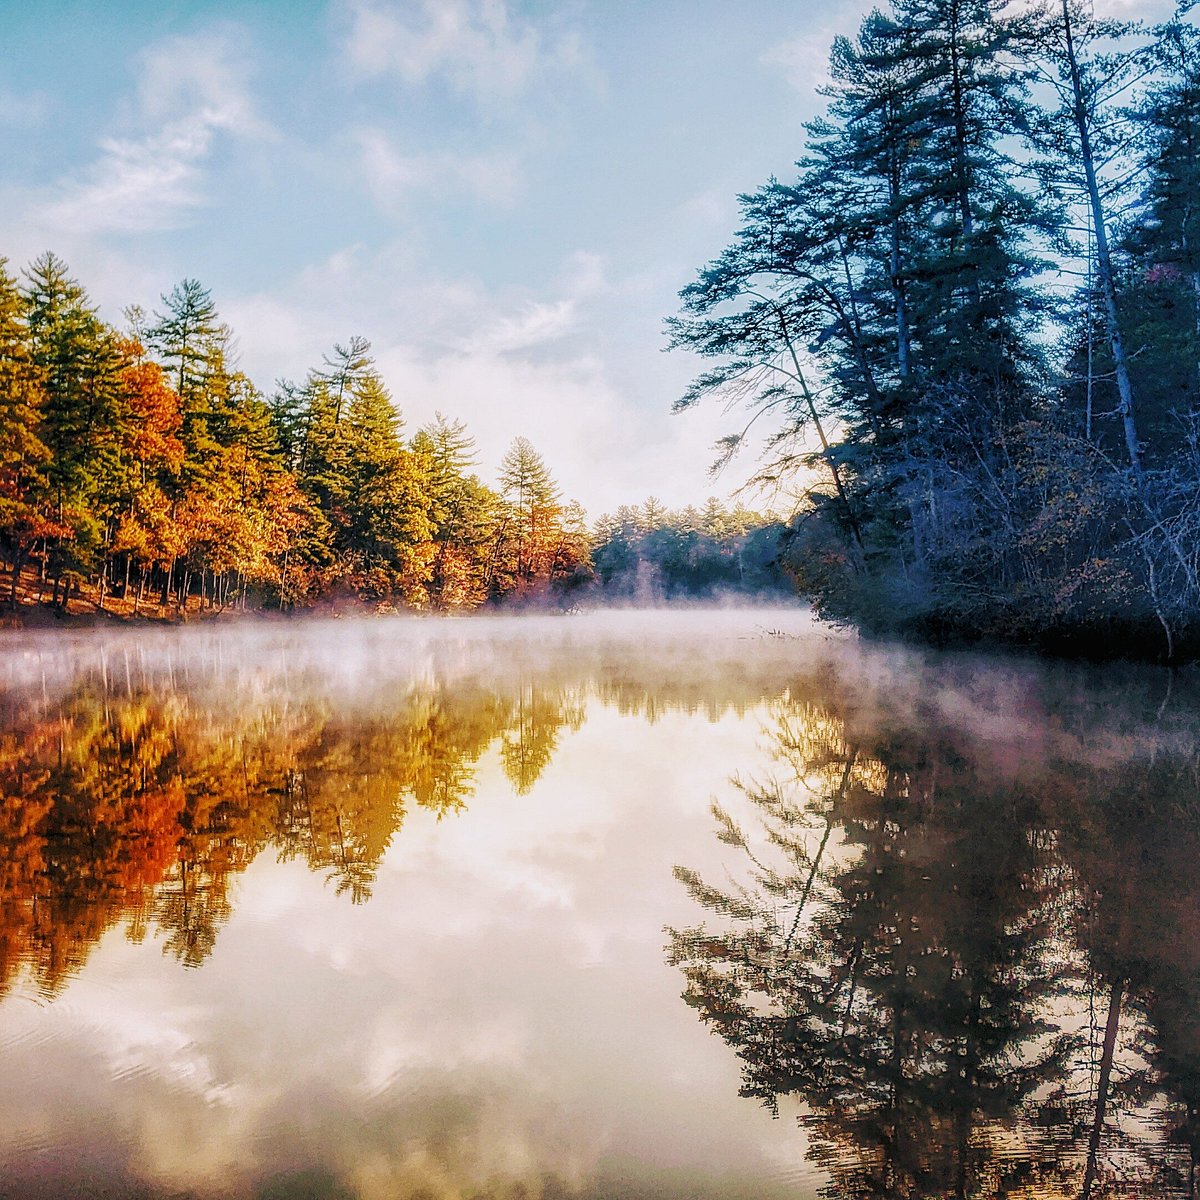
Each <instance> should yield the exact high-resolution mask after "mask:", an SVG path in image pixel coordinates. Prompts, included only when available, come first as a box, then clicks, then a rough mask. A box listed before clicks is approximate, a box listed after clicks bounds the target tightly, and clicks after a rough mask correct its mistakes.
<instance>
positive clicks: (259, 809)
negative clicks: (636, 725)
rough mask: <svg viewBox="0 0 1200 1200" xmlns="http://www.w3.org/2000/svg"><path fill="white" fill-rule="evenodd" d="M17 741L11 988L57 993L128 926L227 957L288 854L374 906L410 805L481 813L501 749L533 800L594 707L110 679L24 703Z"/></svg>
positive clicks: (6, 910) (552, 695)
mask: <svg viewBox="0 0 1200 1200" xmlns="http://www.w3.org/2000/svg"><path fill="white" fill-rule="evenodd" d="M4 718H5V720H4V725H3V728H4V729H5V730H6V732H5V733H4V734H3V737H2V738H0V994H3V991H4V990H5V989H7V988H8V987H9V986H10V985H11V982H12V980H13V978H14V977H15V975H16V973H17V972H18V971H19V970H20V968H21V966H22V964H25V965H27V966H28V967H29V968H30V970H31V971H32V974H33V977H34V979H35V980H36V983H37V986H38V987H39V988H40V989H41V990H42V991H43V992H44V993H45V994H47V995H53V994H55V993H56V992H57V991H58V990H59V989H60V988H61V987H62V985H63V984H64V982H65V981H66V980H67V979H68V978H70V977H71V976H72V975H73V974H75V973H76V972H77V971H78V970H79V969H80V968H81V967H82V965H83V964H84V962H85V961H86V959H87V956H88V954H89V953H90V951H91V949H92V947H93V946H94V945H95V944H96V942H97V941H98V940H99V939H100V937H101V936H102V935H103V934H104V933H105V932H106V931H107V930H109V929H111V928H112V927H113V926H115V925H117V924H120V923H124V924H125V926H126V929H127V931H128V933H129V935H130V936H131V937H134V938H137V939H141V938H142V937H144V936H145V934H146V932H147V931H148V930H149V929H150V928H155V929H157V931H158V932H159V934H160V936H161V937H162V940H163V945H164V949H165V950H166V951H167V952H168V953H170V954H172V955H174V956H175V957H177V958H178V959H179V960H180V961H181V962H182V963H184V964H185V965H187V966H198V965H199V964H201V963H202V962H203V961H204V960H205V959H206V958H207V957H208V956H209V954H211V952H212V950H213V947H214V945H215V944H216V940H217V936H218V933H219V930H220V928H221V926H222V925H223V924H224V923H225V921H226V920H227V919H228V917H229V915H230V913H231V911H232V901H231V891H232V886H233V881H234V880H235V879H236V878H237V876H238V875H239V874H240V873H241V872H242V871H244V870H245V869H246V867H247V866H249V864H250V863H251V862H253V861H254V859H255V858H256V857H257V856H258V855H259V854H261V853H262V852H263V851H264V850H265V849H267V848H268V847H271V848H273V849H274V850H275V851H276V852H277V853H278V854H279V855H280V856H281V857H282V858H285V859H301V860H302V861H304V862H306V863H307V864H308V865H309V867H311V868H312V869H313V870H314V871H318V872H320V873H322V874H324V875H326V876H327V877H328V878H329V879H330V881H331V882H332V883H333V885H334V887H335V889H336V891H337V893H338V894H343V893H344V894H347V895H348V896H349V897H350V899H351V900H352V901H354V902H355V903H360V902H363V901H365V900H367V899H368V898H369V897H370V894H371V889H372V887H373V884H374V881H375V876H376V872H377V870H378V867H379V864H380V862H381V860H382V858H383V855H384V853H385V851H386V850H387V848H388V846H389V844H390V843H391V841H392V839H393V837H394V836H395V834H396V832H397V831H398V830H399V829H400V827H401V825H402V824H403V822H404V820H405V816H406V814H407V812H408V811H409V807H410V805H413V804H415V805H417V806H419V807H422V808H425V809H428V810H432V811H433V812H435V813H436V814H437V815H438V816H442V815H444V814H446V813H450V812H455V811H458V810H460V809H461V808H463V807H464V806H465V804H466V802H467V800H468V799H469V798H470V796H471V795H472V793H473V790H474V785H475V770H476V766H477V764H478V762H479V760H480V758H481V757H482V756H483V754H484V753H485V752H486V751H487V749H488V747H489V746H492V745H493V744H499V747H500V754H501V759H502V761H503V765H504V767H505V770H506V771H507V772H508V773H509V775H510V776H511V778H512V784H513V787H514V789H516V790H517V791H518V792H524V791H528V790H529V789H530V788H531V787H532V786H533V785H534V783H536V781H537V779H538V776H539V775H540V773H541V772H542V770H544V768H545V766H546V764H547V763H548V761H549V759H550V756H551V754H552V753H553V750H554V747H555V745H556V742H557V738H558V735H559V731H560V730H562V729H563V728H564V727H573V728H578V727H579V724H580V723H581V721H582V709H581V706H580V703H579V699H578V695H577V694H576V693H573V692H572V691H571V690H570V689H553V690H551V691H545V690H543V689H540V688H538V687H534V686H531V685H521V686H520V687H518V688H515V689H510V690H505V689H487V688H481V687H467V688H456V689H452V690H447V689H441V688H436V687H435V688H430V689H424V690H422V691H420V692H413V693H410V694H405V695H401V696H398V697H395V698H394V699H393V701H392V703H391V704H390V705H389V706H387V707H386V708H385V709H384V710H383V711H382V712H380V711H371V712H370V713H367V714H364V713H362V712H353V711H337V710H335V709H334V708H333V706H331V705H330V704H328V703H327V702H323V701H320V700H317V699H308V700H304V699H297V698H294V697H293V698H282V697H269V698H268V699H267V701H266V702H265V703H264V702H263V701H262V699H261V698H259V700H258V701H257V702H256V703H253V704H248V705H244V706H237V705H231V706H229V708H228V709H227V710H221V711H220V712H217V711H214V710H212V709H208V708H206V707H205V705H203V704H199V703H193V702H192V701H191V699H190V698H189V696H188V695H187V694H186V693H185V692H182V691H181V692H179V693H177V694H171V693H169V694H168V695H167V696H166V698H158V697H152V696H151V695H149V694H139V693H137V692H135V691H132V690H130V691H128V692H127V693H126V694H121V695H114V694H112V693H111V692H110V691H109V690H107V689H106V688H105V687H104V685H103V682H102V681H91V682H89V683H85V684H81V685H80V686H79V687H77V688H76V689H75V690H74V691H72V692H71V693H69V694H68V695H67V696H66V697H65V698H63V699H61V700H60V701H58V702H57V703H54V704H47V703H44V702H42V701H41V700H40V699H37V698H34V699H30V698H28V697H27V698H25V699H24V701H23V702H15V701H13V700H11V699H10V700H9V701H8V704H7V709H6V711H5V713H4Z"/></svg>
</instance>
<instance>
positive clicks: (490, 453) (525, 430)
mask: <svg viewBox="0 0 1200 1200" xmlns="http://www.w3.org/2000/svg"><path fill="white" fill-rule="evenodd" d="M606 269H607V264H606V263H605V261H604V260H603V259H602V258H601V257H600V256H598V255H596V254H594V253H592V252H588V251H583V250H581V251H577V252H575V253H573V254H570V255H568V256H567V257H566V258H565V260H564V262H563V264H562V267H561V268H560V270H559V271H558V272H557V275H556V278H555V280H554V281H553V282H552V283H551V284H549V285H547V286H546V287H544V288H543V289H542V290H541V291H540V292H525V293H523V294H513V293H511V292H494V291H491V290H489V289H488V288H487V287H485V286H484V285H483V284H482V283H480V282H479V281H478V280H477V279H474V278H472V277H470V276H453V277H446V276H441V275H439V274H437V273H436V272H432V271H430V269H429V267H428V264H426V263H423V262H421V261H420V260H419V258H417V257H415V255H414V251H413V250H412V249H411V248H406V247H404V246H403V245H400V244H398V245H397V246H395V247H392V248H390V249H383V250H380V251H374V250H372V252H370V253H368V252H367V250H366V248H363V247H351V248H349V249H346V250H343V251H341V252H339V253H338V254H336V255H333V256H331V257H330V258H329V259H327V260H326V261H325V262H324V263H321V264H318V265H315V266H313V267H312V268H310V269H308V270H306V271H304V272H302V273H301V274H300V275H298V276H297V277H296V278H295V279H294V280H292V281H291V282H290V283H289V284H287V285H285V286H283V287H280V288H275V289H272V290H271V291H270V292H264V293H260V294H258V295H252V296H245V297H242V298H240V299H239V298H233V299H232V300H228V301H226V300H223V301H222V315H223V316H224V317H225V318H226V319H227V320H228V321H229V322H230V324H231V325H232V326H233V328H234V330H235V331H238V330H241V331H252V333H253V336H252V337H250V336H247V337H246V339H245V347H246V358H247V361H246V363H245V365H246V367H247V369H248V370H249V372H250V374H251V376H252V377H253V378H255V379H258V380H260V381H262V382H264V383H266V382H267V381H270V380H272V379H274V378H276V377H278V376H280V375H284V376H288V377H292V378H298V377H301V376H303V374H304V373H305V371H306V370H307V369H308V368H309V367H310V366H311V365H313V364H314V363H316V362H318V361H319V359H320V354H321V351H322V348H324V347H327V346H329V345H331V344H332V343H333V342H334V341H335V340H341V339H344V338H346V337H348V336H349V335H350V334H352V333H358V334H362V335H363V336H365V337H367V338H369V339H370V340H371V342H372V344H373V351H374V354H375V357H376V361H377V363H378V365H379V368H380V370H381V372H382V375H383V378H384V381H385V382H386V383H387V385H388V387H389V388H390V390H391V392H392V394H393V396H394V397H395V399H396V402H397V404H398V406H399V407H400V410H401V412H402V413H403V415H404V418H405V421H406V423H407V428H408V430H409V431H410V432H411V431H413V430H415V429H417V428H419V427H420V426H421V425H423V424H424V423H425V422H426V421H429V420H431V419H432V418H433V417H434V415H435V414H436V413H437V412H439V411H440V412H443V413H445V414H447V415H448V416H451V417H456V418H459V419H462V420H464V421H466V423H467V425H468V428H469V430H470V432H471V433H472V435H473V436H474V437H475V438H476V440H477V443H478V446H479V452H480V461H479V473H480V476H481V477H482V478H483V479H484V480H485V481H489V482H490V481H492V480H494V478H495V475H496V471H497V468H498V465H499V460H500V458H501V457H502V455H503V454H504V452H505V450H506V449H507V448H508V446H509V444H510V443H511V442H512V439H513V438H514V437H516V436H518V435H523V436H525V437H528V438H529V439H530V440H531V441H532V442H533V444H534V445H535V446H536V447H537V449H538V451H539V452H540V453H541V454H542V455H543V456H544V457H545V459H546V462H547V464H548V465H549V467H550V469H551V470H552V472H553V473H554V475H555V477H556V478H557V480H558V482H559V484H560V485H561V487H562V489H563V492H564V494H565V495H566V496H567V497H568V498H572V499H574V498H577V499H579V500H580V501H581V502H582V503H583V504H584V505H585V507H586V508H587V509H588V512H589V513H590V514H591V515H592V516H593V517H596V516H599V515H600V514H601V513H602V512H605V511H611V510H612V509H614V508H616V507H617V506H618V505H620V504H623V503H630V502H637V501H640V500H642V499H644V498H645V497H646V496H647V495H650V494H654V495H657V496H658V497H660V498H661V499H662V500H663V501H664V502H665V503H667V504H670V505H683V504H688V503H699V502H702V501H703V499H704V497H705V496H708V495H725V494H728V492H729V491H730V490H731V489H732V488H734V487H736V486H737V484H738V483H740V482H741V480H742V478H744V476H745V475H746V474H748V473H749V471H750V470H751V469H752V466H753V464H752V463H751V462H750V461H749V459H747V461H746V463H745V464H744V465H743V464H741V463H739V464H738V465H737V466H736V467H735V468H731V469H730V471H729V472H728V474H727V475H725V476H723V477H722V478H721V479H720V480H716V481H714V480H710V479H709V478H708V476H707V468H708V465H709V464H710V463H711V462H712V460H713V457H714V451H713V444H714V443H715V441H716V440H717V438H718V437H719V436H720V435H721V434H723V433H728V432H729V431H730V429H731V428H732V427H734V426H739V425H740V424H744V417H741V414H738V416H736V417H732V418H731V417H729V416H727V415H726V414H724V413H722V412H721V411H720V408H719V406H717V405H711V406H706V407H704V408H702V409H699V410H697V411H694V412H689V413H687V414H685V415H683V416H678V417H674V416H672V415H671V413H670V411H669V410H670V405H671V401H672V400H673V399H674V397H675V396H676V395H678V394H679V392H681V391H682V389H683V386H684V384H685V382H686V377H687V375H688V374H689V372H690V371H691V370H692V369H693V365H692V364H689V363H687V362H686V361H682V360H680V359H678V358H677V357H675V356H672V357H671V358H670V359H665V358H664V357H663V356H662V355H660V354H659V353H658V351H657V347H655V348H653V349H651V350H650V351H649V353H648V354H647V355H645V359H644V361H636V360H635V361H634V362H632V363H631V362H628V361H624V362H622V364H621V371H620V372H618V371H616V370H614V366H613V356H614V354H617V355H619V354H622V353H624V354H625V355H626V357H627V356H628V347H627V346H626V345H625V344H624V343H623V342H621V343H620V344H618V345H615V346H614V345H612V344H608V342H607V339H609V336H610V335H609V334H608V333H607V332H605V331H607V330H611V329H612V328H613V327H614V326H615V325H616V324H619V322H620V321H621V320H624V319H626V318H627V317H628V314H629V312H630V309H631V307H632V308H637V307H639V306H641V305H643V304H645V303H647V299H646V297H645V296H644V295H642V294H641V293H640V292H639V290H638V289H639V288H640V286H641V285H640V284H639V283H637V282H634V283H630V282H628V281H619V282H613V281H611V280H609V279H607V278H606ZM650 302H651V303H653V302H654V301H653V297H651V300H650ZM331 313H336V314H337V315H338V322H339V323H338V325H337V326H336V327H331V326H330V325H329V319H330V317H329V315H330V314H331Z"/></svg>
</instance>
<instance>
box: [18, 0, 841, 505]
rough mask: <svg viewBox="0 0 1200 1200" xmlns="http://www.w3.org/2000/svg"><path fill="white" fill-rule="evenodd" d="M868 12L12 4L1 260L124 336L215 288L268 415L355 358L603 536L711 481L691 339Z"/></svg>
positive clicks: (712, 423) (789, 3)
mask: <svg viewBox="0 0 1200 1200" xmlns="http://www.w3.org/2000/svg"><path fill="white" fill-rule="evenodd" d="M861 11H862V5H861V4H860V3H858V2H857V0H850V2H847V0H834V2H832V3H806V2H805V0H754V2H753V3H750V4H745V5H734V4H730V3H728V0H687V2H683V0H641V2H637V3H635V2H634V0H568V2H564V3H529V2H521V0H329V2H312V0H293V2H290V3H281V2H273V0H257V2H256V0H240V2H237V3H235V2H232V0H213V2H210V3H194V2H193V3H185V2H182V0H174V2H172V0H157V2H156V3H141V2H138V0H124V2H123V3H121V4H108V3H99V2H89V3H82V2H77V3H69V2H66V0H38V2H37V3H34V4H23V3H18V0H0V36H2V37H3V41H4V44H5V47H6V52H5V54H4V56H3V62H2V63H0V161H2V162H3V164H4V169H3V172H2V174H0V255H6V256H7V257H8V258H9V259H10V260H11V261H12V262H13V263H14V264H16V265H23V264H24V263H26V262H27V261H29V259H31V258H32V257H34V256H35V255H37V254H38V253H40V252H41V251H43V250H45V249H53V250H55V251H56V252H57V253H59V254H60V255H62V256H63V257H65V258H66V259H67V261H68V262H69V264H70V265H71V267H72V269H73V271H74V272H75V274H76V275H78V276H79V277H80V278H81V280H82V281H83V282H84V284H85V285H86V286H87V287H88V288H89V290H90V291H91V294H92V296H93V297H94V299H96V300H97V301H98V302H99V303H100V304H101V307H102V311H103V312H104V315H105V316H107V317H108V318H109V319H111V320H114V321H115V320H119V319H120V314H121V310H122V308H123V307H124V306H125V305H127V304H131V303H138V304H141V305H143V306H144V307H145V308H147V309H152V308H154V307H155V306H156V305H157V304H158V303H159V297H160V295H161V294H162V293H163V292H165V291H167V290H169V289H170V287H171V286H172V285H173V284H174V283H176V282H177V281H178V280H179V279H181V278H184V277H185V276H194V277H196V278H198V279H200V280H201V282H202V283H203V284H204V285H205V286H207V287H209V288H210V289H211V290H212V293H213V296H214V299H215V300H216V302H217V305H218V307H219V309H220V312H221V314H222V316H223V317H224V318H225V319H226V320H227V321H228V322H229V323H230V324H231V325H232V327H233V329H234V331H235V333H236V335H237V338H238V346H239V349H240V355H241V364H242V366H243V367H244V368H245V369H246V370H247V371H248V372H249V373H250V375H251V376H252V378H254V380H255V381H256V382H257V383H258V384H259V386H260V387H262V388H264V389H269V388H270V387H271V385H272V383H273V381H274V380H275V379H276V378H277V377H279V376H287V377H291V378H299V377H301V376H303V374H304V373H305V372H306V370H307V369H308V368H309V367H311V366H313V365H316V364H318V363H319V362H320V358H321V355H322V353H323V352H324V350H325V349H327V348H328V347H329V346H331V345H332V343H333V342H335V341H345V340H346V339H347V338H348V337H349V336H350V335H351V334H362V335H363V336H365V337H368V338H369V339H370V340H371V342H372V343H373V345H374V348H375V353H376V357H377V359H378V362H379V365H380V367H381V369H382V371H383V373H384V376H385V379H386V381H387V383H388V385H389V386H390V388H391V389H392V392H393V395H394V396H395V399H396V402H397V404H398V405H399V407H400V409H401V411H402V412H403V414H404V416H405V419H406V421H407V423H408V426H409V428H410V430H411V429H415V428H416V427H417V426H419V425H420V424H422V423H423V422H424V421H425V420H427V419H429V418H430V417H431V416H432V415H433V414H434V412H435V411H438V410H440V411H442V412H445V413H446V414H448V415H450V416H455V417H461V418H463V419H465V420H466V421H467V422H468V424H469V426H470V428H471V430H472V432H473V433H474V434H475V435H476V437H477V439H478V441H479V443H480V449H481V462H480V470H481V473H482V474H483V475H484V476H485V477H489V476H490V475H491V474H492V471H493V470H494V465H495V463H496V462H497V461H498V459H499V457H500V456H501V454H502V453H503V451H504V449H505V448H506V447H507V445H508V443H509V442H510V441H511V439H512V438H513V437H514V436H516V435H517V434H523V435H525V436H527V437H528V438H530V439H531V440H532V441H533V443H534V444H535V446H537V447H538V448H539V449H540V450H541V451H542V453H543V454H544V456H545V457H546V459H547V461H548V463H549V464H550V466H551V469H552V470H553V471H554V473H555V475H556V477H557V478H558V480H559V482H560V483H561V484H562V486H563V489H564V491H565V492H566V493H567V494H568V495H569V496H572V497H577V498H578V499H580V500H581V501H583V503H584V504H585V505H586V506H587V508H588V509H589V511H590V512H591V513H592V515H598V514H599V513H600V512H601V511H603V510H605V509H611V508H612V507H615V506H616V505H617V504H619V503H621V502H624V501H638V500H640V499H642V498H644V497H645V496H647V495H649V494H655V495H657V496H659V497H660V498H661V499H663V500H664V501H666V502H667V503H669V504H683V503H688V502H693V501H698V500H701V499H702V498H703V497H705V496H707V495H710V494H718V495H727V494H728V493H729V491H730V490H731V489H732V488H734V487H735V486H737V484H738V483H740V482H741V481H742V479H744V477H745V476H746V474H748V473H749V470H750V469H751V468H752V465H753V464H752V462H750V461H749V460H747V461H746V462H744V463H742V464H740V465H739V464H735V466H734V467H733V468H732V469H731V470H729V471H727V472H726V473H725V474H724V475H723V476H722V477H721V478H720V479H718V480H716V481H712V480H710V479H709V478H708V477H707V471H706V468H707V465H708V463H709V461H710V460H711V458H712V454H711V450H710V447H711V445H712V443H713V442H714V441H715V439H716V438H717V437H718V436H719V435H720V434H721V433H722V432H727V431H728V430H729V428H731V427H733V426H734V425H736V419H735V418H733V417H730V416H725V415H723V414H721V413H720V412H718V411H715V410H713V411H708V412H704V411H700V412H693V413H688V414H683V415H680V416H672V415H671V414H670V411H669V410H670V405H671V402H672V401H673V400H674V399H675V397H676V396H677V395H678V394H679V392H680V391H681V390H682V388H683V386H684V385H685V383H686V382H687V380H688V378H689V377H690V376H691V374H693V373H694V370H695V369H696V366H697V364H696V363H695V361H694V360H690V359H689V358H688V357H686V356H682V355H665V354H663V353H662V347H663V345H664V339H663V334H662V319H663V317H664V316H667V315H669V314H670V313H672V312H673V311H674V310H675V306H676V305H675V296H676V294H677V292H678V290H679V289H680V288H681V287H682V286H683V285H684V284H686V283H687V282H688V281H689V279H690V277H691V275H692V273H693V272H694V270H695V269H696V268H697V267H698V266H700V265H701V264H702V263H703V262H704V260H705V259H707V258H708V257H710V256H711V255H712V254H715V253H716V252H718V251H719V250H720V249H721V247H722V246H723V245H724V244H725V242H726V241H727V240H728V237H729V235H730V234H731V233H732V231H733V229H734V228H735V222H736V199H735V198H736V195H737V193H738V192H739V191H746V190H750V189H752V188H754V187H755V186H757V185H758V184H759V183H761V182H762V181H763V180H765V179H766V178H767V177H768V176H769V175H771V174H772V173H775V174H779V175H784V176H786V175H787V173H788V171H789V170H790V167H791V164H792V162H793V160H794V159H795V158H796V157H798V156H799V154H800V153H801V150H802V140H803V130H802V124H803V122H804V120H806V119H808V118H809V117H811V116H812V115H813V114H814V113H815V112H816V111H817V108H818V105H819V103H820V100H819V97H818V96H817V94H816V90H815V89H816V87H817V85H818V84H819V82H820V79H821V76H822V73H823V69H824V61H825V55H826V53H827V50H828V46H829V43H830V42H831V40H832V38H833V36H834V34H835V33H837V32H851V31H853V29H854V27H855V26H856V24H857V22H858V18H859V16H860V14H861Z"/></svg>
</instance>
